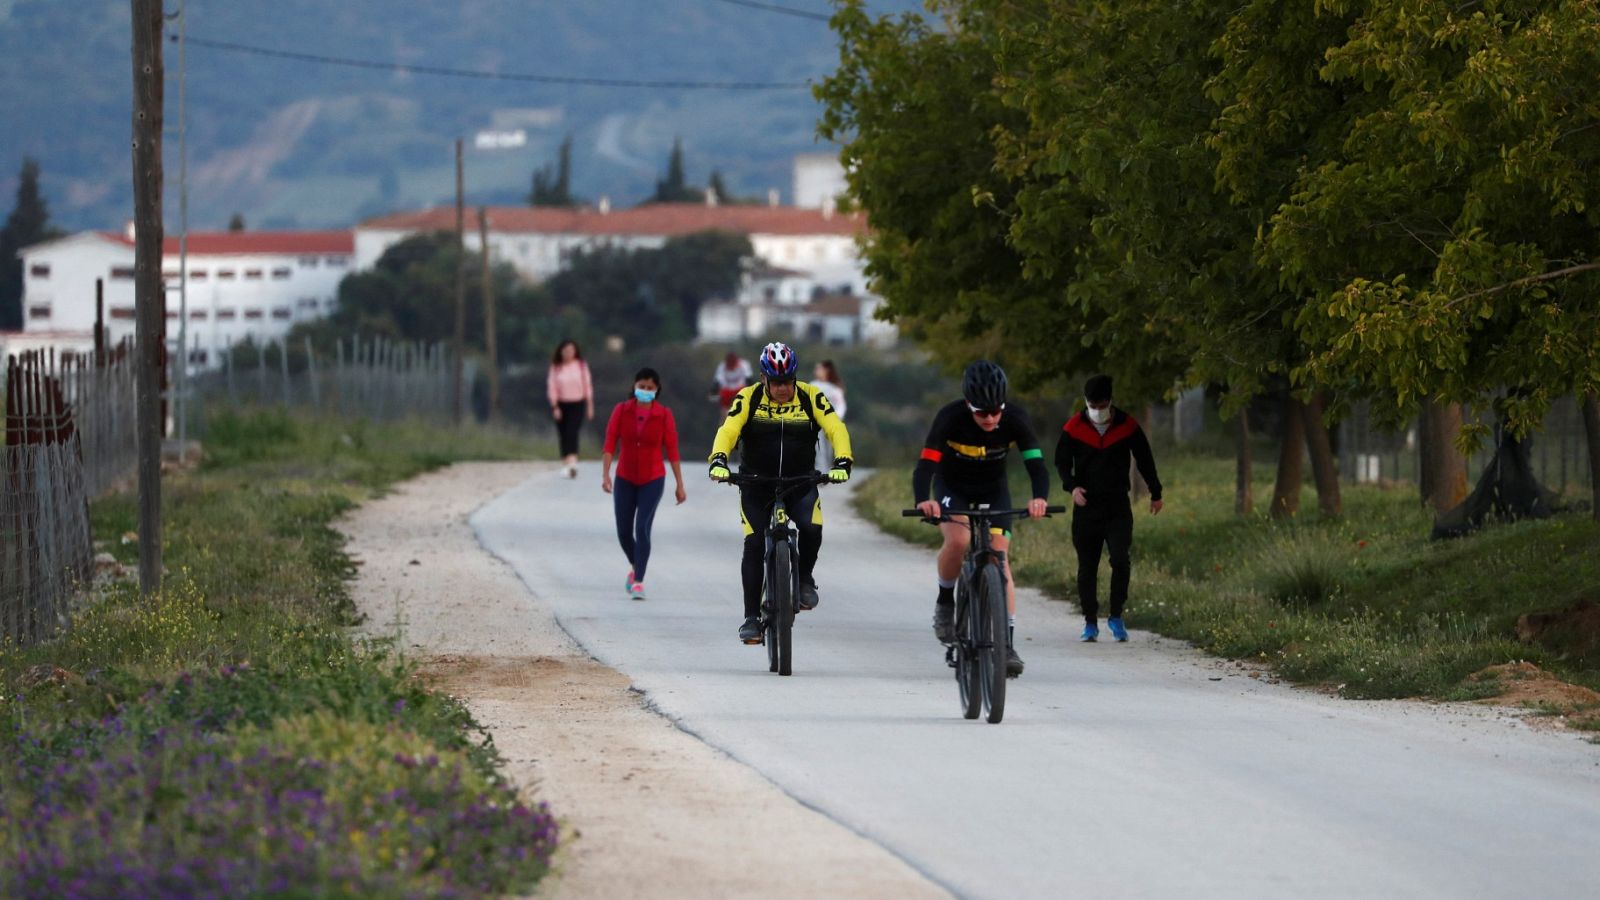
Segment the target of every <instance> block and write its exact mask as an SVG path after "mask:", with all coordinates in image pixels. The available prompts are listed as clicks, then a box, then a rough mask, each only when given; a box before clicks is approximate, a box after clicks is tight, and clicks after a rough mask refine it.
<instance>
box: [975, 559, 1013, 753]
mask: <svg viewBox="0 0 1600 900" xmlns="http://www.w3.org/2000/svg"><path fill="white" fill-rule="evenodd" d="M978 598H979V599H978V603H977V604H976V605H977V606H978V608H979V609H980V610H981V613H980V615H979V618H980V620H981V621H980V622H979V627H980V629H981V631H980V637H979V639H978V641H977V645H978V659H979V665H978V668H979V670H980V671H981V675H980V678H979V680H980V681H981V682H982V685H983V705H984V707H985V708H987V709H988V711H989V715H988V716H987V721H988V722H989V724H991V725H993V724H996V723H998V722H999V721H1000V719H1001V718H1003V717H1004V716H1005V714H1006V583H1005V579H1004V578H1003V577H1001V575H1000V568H999V566H996V565H993V564H990V565H987V566H984V567H983V573H982V575H980V576H979V578H978Z"/></svg>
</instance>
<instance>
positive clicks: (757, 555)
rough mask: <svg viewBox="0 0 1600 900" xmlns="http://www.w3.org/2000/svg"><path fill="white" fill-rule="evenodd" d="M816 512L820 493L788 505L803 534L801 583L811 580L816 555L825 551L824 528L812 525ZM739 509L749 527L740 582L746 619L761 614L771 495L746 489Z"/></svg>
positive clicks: (809, 493) (745, 539)
mask: <svg viewBox="0 0 1600 900" xmlns="http://www.w3.org/2000/svg"><path fill="white" fill-rule="evenodd" d="M816 508H817V489H816V488H812V489H811V490H809V491H807V492H806V493H804V494H802V495H800V496H799V497H797V498H795V499H792V500H790V501H789V511H790V512H791V513H793V515H791V516H790V517H789V520H790V521H791V522H793V523H794V526H795V530H796V531H798V532H799V533H800V580H801V581H806V580H808V579H810V578H811V577H812V573H813V572H814V571H815V570H816V568H817V553H818V552H819V551H821V550H822V526H821V525H818V524H813V511H814V510H815V509H816ZM739 509H740V511H741V512H742V513H744V520H745V522H746V523H747V524H748V525H749V526H750V531H751V533H750V534H747V535H745V537H744V557H743V559H741V560H740V562H739V575H740V580H741V581H743V582H744V614H745V616H746V617H749V616H756V615H760V614H761V582H762V577H763V574H764V573H763V572H762V568H763V566H764V564H765V559H764V557H765V553H766V547H767V522H768V520H769V519H770V518H771V516H772V493H771V492H770V491H761V490H752V489H750V488H745V489H744V490H742V491H741V492H740V494H739Z"/></svg>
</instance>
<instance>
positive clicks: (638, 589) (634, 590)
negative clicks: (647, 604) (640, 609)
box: [628, 581, 644, 600]
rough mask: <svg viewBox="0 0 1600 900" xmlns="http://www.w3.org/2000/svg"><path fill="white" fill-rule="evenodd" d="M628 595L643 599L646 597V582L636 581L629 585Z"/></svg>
mask: <svg viewBox="0 0 1600 900" xmlns="http://www.w3.org/2000/svg"><path fill="white" fill-rule="evenodd" d="M628 596H629V597H632V598H633V599H635V600H643V599H644V582H642V581H635V582H634V583H632V584H630V585H628Z"/></svg>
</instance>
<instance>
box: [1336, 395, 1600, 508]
mask: <svg viewBox="0 0 1600 900" xmlns="http://www.w3.org/2000/svg"><path fill="white" fill-rule="evenodd" d="M1464 416H1465V418H1466V420H1467V421H1468V422H1475V423H1481V424H1484V425H1487V426H1489V434H1490V437H1489V438H1488V439H1486V440H1484V441H1483V444H1482V446H1480V447H1479V448H1478V449H1477V451H1476V452H1474V453H1473V454H1472V455H1471V456H1470V457H1469V458H1468V461H1467V474H1468V478H1469V480H1471V481H1473V482H1476V481H1477V479H1478V477H1479V476H1480V475H1482V473H1483V471H1484V469H1485V468H1487V467H1488V466H1489V464H1490V462H1491V461H1492V460H1493V459H1494V452H1495V444H1496V441H1495V430H1494V416H1493V412H1492V411H1490V410H1482V409H1476V410H1468V411H1466V413H1465V414H1464ZM1338 441H1339V472H1340V474H1341V476H1342V477H1344V478H1345V479H1346V480H1348V481H1353V482H1355V483H1358V484H1393V483H1398V482H1412V483H1414V482H1416V481H1417V479H1418V473H1419V472H1420V470H1421V457H1420V453H1421V450H1420V447H1419V445H1418V444H1419V442H1418V439H1417V429H1416V425H1415V423H1411V424H1408V425H1406V426H1405V427H1404V428H1401V429H1398V430H1395V429H1385V428H1383V427H1380V426H1379V425H1378V424H1377V423H1376V422H1375V420H1374V419H1373V418H1372V417H1371V415H1370V414H1369V412H1368V409H1367V406H1366V404H1357V405H1356V406H1354V407H1353V408H1352V409H1351V410H1350V414H1349V415H1347V416H1346V417H1345V418H1344V419H1343V420H1342V421H1341V422H1340V423H1339V426H1338ZM1523 444H1524V446H1526V447H1527V449H1528V457H1529V461H1530V462H1531V463H1532V466H1533V471H1534V474H1535V476H1537V478H1538V479H1539V481H1540V483H1542V484H1543V485H1544V486H1545V487H1546V488H1549V489H1550V490H1552V491H1554V492H1555V493H1556V494H1558V495H1560V496H1563V497H1567V498H1581V497H1583V496H1586V495H1588V494H1589V493H1590V491H1591V490H1592V489H1593V485H1592V483H1591V477H1590V473H1589V462H1588V460H1589V457H1588V453H1589V449H1588V448H1589V445H1588V438H1587V437H1586V436H1585V433H1584V430H1583V409H1582V406H1581V404H1580V403H1579V402H1578V401H1577V400H1576V399H1575V398H1572V397H1563V398H1561V399H1559V400H1557V401H1556V402H1555V403H1553V404H1552V405H1551V407H1550V411H1549V413H1548V414H1546V415H1545V418H1544V422H1543V423H1541V425H1540V427H1539V428H1538V429H1537V430H1535V431H1534V432H1533V433H1532V434H1531V435H1530V436H1529V437H1528V439H1527V440H1525V441H1524V442H1523Z"/></svg>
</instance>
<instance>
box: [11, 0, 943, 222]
mask: <svg viewBox="0 0 1600 900" xmlns="http://www.w3.org/2000/svg"><path fill="white" fill-rule="evenodd" d="M168 5H169V7H170V6H173V5H174V4H172V3H169V4H168ZM785 5H787V6H789V7H792V8H796V9H805V10H813V11H817V12H827V11H828V9H829V6H828V4H826V3H825V2H823V0H785ZM917 5H918V4H917V3H916V2H915V0H878V2H877V3H875V4H874V8H875V9H878V10H881V11H892V10H897V9H910V8H914V7H916V6H917ZM188 6H189V17H190V22H189V34H190V36H191V37H194V38H197V39H200V38H204V39H210V40H213V41H225V42H234V43H239V44H250V45H255V46H260V47H268V48H273V49H277V50H284V51H290V52H296V53H304V54H313V55H321V56H336V57H346V58H355V59H362V60H380V61H385V62H406V63H410V64H413V65H426V66H440V67H450V68H459V69H473V70H488V71H497V72H504V73H519V74H541V75H542V74H549V75H561V76H578V77H598V78H630V79H642V80H683V81H762V82H771V81H783V82H803V81H806V80H807V79H814V78H816V77H818V76H820V75H821V74H824V73H826V72H827V71H828V70H829V69H830V67H831V66H832V65H834V63H835V62H836V59H837V57H836V55H835V49H834V44H833V36H832V33H831V32H830V31H829V30H828V28H827V25H826V24H825V23H823V22H817V21H812V20H808V19H803V18H798V17H793V16H785V15H780V14H775V13H772V12H768V11H764V10H760V9H752V8H748V7H743V6H739V5H733V4H729V3H724V2H717V0H659V2H657V0H583V2H581V3H577V2H566V0H458V2H445V0H412V2H408V3H405V4H397V3H393V2H389V0H344V2H340V3H330V2H326V0H321V2H318V0H274V2H270V3H269V2H266V0H189V4H188ZM128 10H129V7H128V3H127V0H74V2H71V3H63V2H59V0H0V111H3V115H4V120H5V123H6V127H5V132H4V136H3V137H0V191H3V192H4V193H5V195H6V196H9V194H10V193H11V191H12V190H14V184H13V183H11V179H14V177H15V172H16V170H17V167H18V164H19V163H20V160H21V158H22V156H24V155H32V156H34V157H36V158H38V159H39V161H40V163H41V165H42V166H43V169H44V176H45V180H44V188H45V193H46V196H47V198H48V200H49V203H50V206H51V211H52V214H53V216H54V218H55V220H56V221H57V223H58V224H60V225H62V226H63V227H68V228H81V227H105V226H108V225H115V224H116V223H117V222H120V221H121V220H123V219H125V218H127V217H128V216H129V211H130V210H131V208H132V203H131V191H130V188H129V186H128V181H129V178H128V174H127V172H128V166H129V161H128V149H127V148H128V130H129V121H128V119H129V95H130V90H129V80H130V74H129V69H130V63H129V46H128V45H129V32H128V14H129V13H128ZM400 10H404V12H403V13H401V12H399V11H400ZM167 50H168V52H167V67H168V76H169V78H168V90H167V102H168V126H169V134H168V180H169V186H172V185H175V183H176V175H177V155H176V148H177V142H176V125H177V116H176V112H177V101H178V84H177V77H176V76H177V68H178V58H177V52H176V45H174V44H171V43H169V44H168V45H167ZM188 70H189V78H188V111H189V115H188V121H189V144H190V153H189V172H190V185H191V188H190V216H191V223H192V226H193V227H196V228H207V227H213V228H214V227H221V226H222V225H223V224H224V223H225V222H226V221H227V218H228V216H229V214H230V213H232V212H234V211H238V212H241V213H243V214H244V216H245V218H246V220H247V221H248V222H249V224H250V226H251V227H295V226H298V227H315V226H326V225H339V224H345V223H348V222H350V221H352V220H354V219H355V218H358V217H363V216H367V215H371V214H375V213H379V212H383V211H388V210H391V209H397V208H405V207H412V206H418V205H422V204H428V203H435V202H441V201H444V200H446V199H447V198H449V197H450V196H451V195H452V193H453V190H454V181H453V179H454V175H453V163H452V156H451V143H452V141H453V139H454V138H455V137H456V136H458V135H466V136H468V137H469V139H470V136H471V135H472V134H474V133H475V132H476V131H478V130H480V129H486V128H492V127H521V128H525V129H526V130H527V132H528V138H529V143H528V146H527V147H525V148H520V149H516V150H499V151H493V152H489V151H473V150H471V149H469V151H468V159H467V183H468V194H469V199H470V200H471V201H472V202H501V203H504V202H517V201H520V200H521V198H522V197H524V196H525V195H526V193H527V190H528V182H529V178H530V175H531V172H532V170H533V169H534V168H536V167H538V166H539V165H542V164H543V163H545V162H547V161H548V160H550V159H552V158H553V157H554V154H555V148H556V146H557V145H558V144H559V143H560V141H561V138H562V137H563V136H564V135H565V134H566V133H568V132H572V133H573V134H574V135H575V136H576V141H575V151H574V167H573V168H574V172H573V181H574V189H575V191H576V192H577V193H578V194H579V195H580V196H586V197H596V196H599V195H602V194H604V195H608V196H610V197H612V198H613V200H614V201H616V202H633V201H636V200H639V199H642V198H643V197H644V196H645V195H647V194H648V193H649V192H650V191H651V189H652V188H653V185H654V181H655V179H656V178H657V177H658V176H659V174H660V171H661V170H662V169H663V168H664V165H665V161H666V157H667V154H668V151H669V149H670V147H671V144H672V140H673V137H674V136H676V135H681V136H682V137H683V140H684V149H685V156H686V162H687V168H688V174H689V177H690V180H691V181H695V182H703V181H704V180H705V178H706V177H707V176H708V175H709V173H710V170H711V169H712V168H717V169H720V170H721V171H722V173H723V177H724V179H725V181H726V182H727V184H728V185H729V187H730V189H731V190H733V191H735V192H742V193H747V194H753V195H762V196H764V195H765V193H766V191H767V189H768V188H772V187H777V188H780V189H781V190H782V191H783V192H784V194H785V196H787V194H788V190H789V186H790V176H789V166H790V161H791V158H792V156H793V154H795V153H797V152H804V151H808V150H815V149H819V147H818V145H817V144H816V143H815V140H814V138H813V134H812V131H813V122H814V119H815V116H816V104H815V101H813V100H812V99H811V96H810V93H809V91H807V90H804V89H800V90H795V89H790V90H774V91H749V92H732V91H707V90H701V91H694V90H682V89H631V88H629V89H620V88H606V87H592V86H577V87H575V86H567V85H553V84H543V83H531V82H526V81H511V80H477V79H459V78H446V77H429V76H422V75H416V74H408V73H398V72H392V71H380V70H367V69H356V68H347V67H339V66H330V65H324V64H317V63H310V62H301V61H292V60H283V59H275V58H268V57H262V56H255V55H248V54H243V53H239V52H236V51H228V50H221V49H213V48H206V47H201V46H199V45H198V44H195V45H191V47H190V49H189V54H188ZM469 148H470V140H469ZM175 201H176V195H175V193H173V194H171V195H170V197H169V204H168V214H169V220H171V219H173V218H175V214H176V208H177V207H176V202H175Z"/></svg>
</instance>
